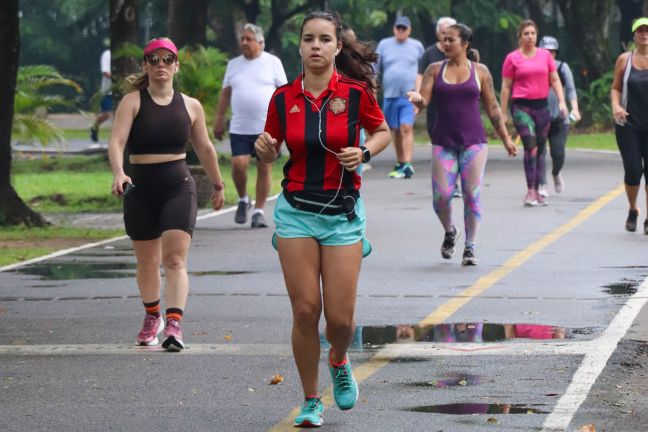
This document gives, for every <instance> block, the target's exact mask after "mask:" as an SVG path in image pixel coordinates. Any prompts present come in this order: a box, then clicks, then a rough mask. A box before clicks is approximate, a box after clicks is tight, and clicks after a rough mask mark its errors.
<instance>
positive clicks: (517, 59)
mask: <svg viewBox="0 0 648 432" xmlns="http://www.w3.org/2000/svg"><path fill="white" fill-rule="evenodd" d="M555 70H556V63H555V62H554V59H553V57H551V54H550V53H549V51H547V50H546V49H542V48H538V49H537V51H536V55H535V56H533V57H532V58H527V57H525V56H523V55H522V53H521V52H520V50H515V51H513V52H511V53H509V54H508V55H507V56H506V58H505V59H504V65H503V66H502V76H503V77H504V78H510V79H511V80H513V85H512V87H513V89H512V95H511V97H512V98H513V99H545V98H546V97H547V96H549V74H550V73H551V72H554V71H555Z"/></svg>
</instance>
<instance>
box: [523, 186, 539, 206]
mask: <svg viewBox="0 0 648 432" xmlns="http://www.w3.org/2000/svg"><path fill="white" fill-rule="evenodd" d="M537 205H538V196H537V194H536V191H535V190H533V189H529V191H528V192H527V194H526V196H525V197H524V206H525V207H535V206H537Z"/></svg>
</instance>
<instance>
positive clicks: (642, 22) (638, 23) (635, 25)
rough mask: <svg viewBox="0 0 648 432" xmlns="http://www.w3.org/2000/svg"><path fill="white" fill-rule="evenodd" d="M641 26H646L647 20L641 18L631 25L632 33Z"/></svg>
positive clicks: (647, 24)
mask: <svg viewBox="0 0 648 432" xmlns="http://www.w3.org/2000/svg"><path fill="white" fill-rule="evenodd" d="M641 26H648V18H646V17H641V18H639V19H638V20H636V21H635V22H634V23H632V33H634V32H636V31H637V29H638V28H639V27H641Z"/></svg>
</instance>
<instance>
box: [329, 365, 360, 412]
mask: <svg viewBox="0 0 648 432" xmlns="http://www.w3.org/2000/svg"><path fill="white" fill-rule="evenodd" d="M328 367H329V372H330V373H331V379H332V380H333V397H334V398H335V403H336V404H337V406H338V407H339V408H340V409H341V410H348V409H351V408H353V406H354V405H355V403H356V401H357V400H358V383H357V382H356V380H355V378H354V377H353V371H351V361H350V360H349V356H347V358H346V363H345V364H343V365H342V366H340V367H335V366H332V365H331V360H330V357H329V365H328Z"/></svg>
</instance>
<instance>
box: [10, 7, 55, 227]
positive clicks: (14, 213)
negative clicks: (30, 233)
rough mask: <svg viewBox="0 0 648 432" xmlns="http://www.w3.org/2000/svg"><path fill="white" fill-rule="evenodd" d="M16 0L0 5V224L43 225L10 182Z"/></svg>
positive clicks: (16, 52) (17, 37)
mask: <svg viewBox="0 0 648 432" xmlns="http://www.w3.org/2000/svg"><path fill="white" fill-rule="evenodd" d="M19 21H20V20H19V18H18V0H4V1H3V2H2V6H0V28H1V29H2V31H1V32H0V52H2V62H3V65H2V67H1V68H0V101H2V103H0V225H22V224H24V225H27V226H45V225H49V223H48V222H47V221H46V220H45V219H44V218H43V217H42V216H41V215H40V214H38V213H36V212H34V211H33V210H31V209H30V208H29V207H27V205H26V204H25V203H24V202H23V200H21V199H20V197H19V196H18V194H17V193H16V191H15V190H14V188H13V187H12V186H11V124H12V122H13V115H14V99H15V97H14V96H15V92H16V77H17V76H18V61H19V57H20V27H19Z"/></svg>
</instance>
